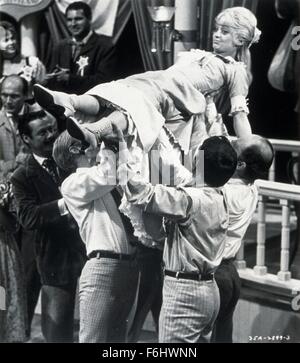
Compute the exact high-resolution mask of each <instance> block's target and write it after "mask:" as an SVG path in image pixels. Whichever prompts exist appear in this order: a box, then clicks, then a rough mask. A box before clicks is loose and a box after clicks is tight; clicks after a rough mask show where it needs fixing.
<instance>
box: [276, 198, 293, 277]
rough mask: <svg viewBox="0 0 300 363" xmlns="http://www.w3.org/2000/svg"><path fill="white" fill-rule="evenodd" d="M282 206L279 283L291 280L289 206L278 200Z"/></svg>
mask: <svg viewBox="0 0 300 363" xmlns="http://www.w3.org/2000/svg"><path fill="white" fill-rule="evenodd" d="M280 204H281V205H282V224H281V253H280V271H279V272H278V274H277V276H278V279H279V280H281V281H288V280H290V279H291V272H290V271H289V259H290V206H289V202H288V201H287V200H280Z"/></svg>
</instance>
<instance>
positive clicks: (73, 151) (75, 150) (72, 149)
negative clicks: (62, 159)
mask: <svg viewBox="0 0 300 363" xmlns="http://www.w3.org/2000/svg"><path fill="white" fill-rule="evenodd" d="M69 151H70V153H71V154H75V155H78V154H80V153H81V152H80V147H79V146H78V145H72V146H70V147H69Z"/></svg>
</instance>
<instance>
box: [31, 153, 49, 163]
mask: <svg viewBox="0 0 300 363" xmlns="http://www.w3.org/2000/svg"><path fill="white" fill-rule="evenodd" d="M32 155H33V157H34V158H35V160H36V161H37V162H38V163H39V164H40V165H41V166H43V162H44V161H45V160H46V159H47V158H44V157H42V156H38V155H36V154H34V153H32Z"/></svg>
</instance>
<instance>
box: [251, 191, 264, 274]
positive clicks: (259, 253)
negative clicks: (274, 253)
mask: <svg viewBox="0 0 300 363" xmlns="http://www.w3.org/2000/svg"><path fill="white" fill-rule="evenodd" d="M265 201H266V199H265V198H264V197H263V196H259V200H258V223H257V249H256V266H254V269H253V270H254V273H255V274H256V275H260V276H262V275H265V274H266V273H267V267H266V266H265V243H266V209H265Z"/></svg>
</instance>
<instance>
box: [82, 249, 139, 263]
mask: <svg viewBox="0 0 300 363" xmlns="http://www.w3.org/2000/svg"><path fill="white" fill-rule="evenodd" d="M134 256H135V255H126V254H124V253H115V252H110V251H101V250H96V251H93V252H91V253H90V254H89V255H88V258H89V259H91V258H97V259H99V258H111V259H113V260H123V261H130V260H133V259H134Z"/></svg>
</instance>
